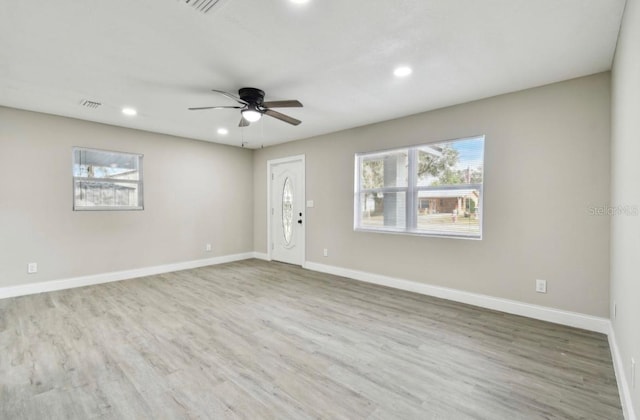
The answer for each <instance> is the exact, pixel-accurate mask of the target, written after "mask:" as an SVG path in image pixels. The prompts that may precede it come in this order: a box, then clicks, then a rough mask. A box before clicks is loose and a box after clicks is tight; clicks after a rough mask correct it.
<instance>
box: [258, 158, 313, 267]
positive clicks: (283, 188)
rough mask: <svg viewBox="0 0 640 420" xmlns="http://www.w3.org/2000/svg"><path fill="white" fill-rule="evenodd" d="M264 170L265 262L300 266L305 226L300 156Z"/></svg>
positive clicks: (281, 160)
mask: <svg viewBox="0 0 640 420" xmlns="http://www.w3.org/2000/svg"><path fill="white" fill-rule="evenodd" d="M267 169H268V209H267V210H268V216H269V217H268V219H269V222H268V226H269V235H268V240H269V243H268V244H267V246H268V249H269V258H270V259H273V260H276V261H281V262H286V263H289V264H295V265H300V266H301V265H303V264H304V258H305V226H306V221H305V208H304V204H305V191H304V189H305V179H304V174H305V161H304V155H302V156H292V157H288V158H283V159H276V160H270V161H269V162H268V163H267Z"/></svg>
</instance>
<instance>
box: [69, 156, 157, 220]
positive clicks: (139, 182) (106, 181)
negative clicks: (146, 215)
mask: <svg viewBox="0 0 640 420" xmlns="http://www.w3.org/2000/svg"><path fill="white" fill-rule="evenodd" d="M78 151H87V152H94V153H95V152H98V153H109V154H117V155H123V156H127V157H131V156H133V157H135V158H136V160H137V172H138V179H137V180H134V179H110V178H94V177H86V176H75V174H74V168H75V166H76V152H78ZM143 161H144V155H143V154H141V153H131V152H120V151H117V150H104V149H95V148H90V147H82V146H74V147H72V148H71V198H72V208H73V211H141V210H144V178H143ZM78 182H93V183H101V184H105V185H114V184H131V185H136V186H137V192H138V194H137V195H138V205H137V206H125V205H113V206H79V205H77V203H76V185H77V183H78Z"/></svg>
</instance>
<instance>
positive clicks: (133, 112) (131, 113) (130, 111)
mask: <svg viewBox="0 0 640 420" xmlns="http://www.w3.org/2000/svg"><path fill="white" fill-rule="evenodd" d="M122 113H123V114H124V115H129V116H130V117H133V116H134V115H137V114H138V111H136V110H135V109H133V108H122Z"/></svg>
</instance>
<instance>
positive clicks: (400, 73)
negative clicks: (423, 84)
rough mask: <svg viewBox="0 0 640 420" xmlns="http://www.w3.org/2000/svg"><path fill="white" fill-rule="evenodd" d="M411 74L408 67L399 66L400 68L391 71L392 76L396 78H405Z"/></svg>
mask: <svg viewBox="0 0 640 420" xmlns="http://www.w3.org/2000/svg"><path fill="white" fill-rule="evenodd" d="M412 72H413V70H411V67H409V66H400V67H396V69H395V70H394V71H393V75H394V76H396V77H407V76H408V75H410V74H411V73H412Z"/></svg>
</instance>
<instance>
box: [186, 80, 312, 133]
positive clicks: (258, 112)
mask: <svg viewBox="0 0 640 420" xmlns="http://www.w3.org/2000/svg"><path fill="white" fill-rule="evenodd" d="M212 91H213V92H216V93H219V94H221V95H224V96H226V97H227V98H229V99H233V100H234V101H236V102H237V103H238V104H240V105H241V106H205V107H196V108H189V110H190V111H201V110H205V109H239V110H240V114H241V116H242V117H241V118H240V124H238V126H239V127H247V126H248V125H250V124H251V123H252V122H256V121H258V120H260V119H261V118H262V115H263V114H265V115H268V116H270V117H273V118H276V119H278V120H280V121H284V122H286V123H288V124H291V125H298V124H300V123H301V122H302V121H300V120H298V119H296V118H293V117H290V116H288V115H285V114H282V113H280V112H278V111H274V110H273V109H272V108H302V103H300V101H298V100H295V99H290V100H285V101H269V102H265V101H264V91H262V90H260V89H256V88H251V87H244V88H241V89H240V90H239V91H238V96H235V95H233V94H231V93H229V92H225V91H223V90H216V89H212Z"/></svg>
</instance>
